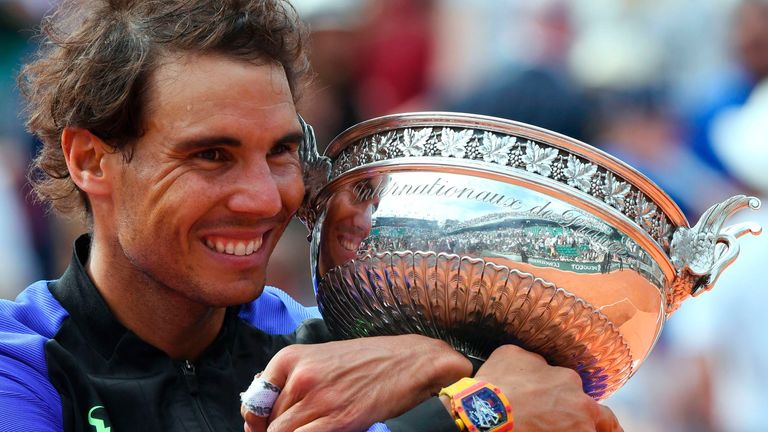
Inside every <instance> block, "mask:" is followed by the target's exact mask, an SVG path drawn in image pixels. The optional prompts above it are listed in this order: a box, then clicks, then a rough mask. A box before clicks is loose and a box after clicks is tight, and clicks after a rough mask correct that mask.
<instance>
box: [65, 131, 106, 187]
mask: <svg viewBox="0 0 768 432" xmlns="http://www.w3.org/2000/svg"><path fill="white" fill-rule="evenodd" d="M61 149H62V151H63V152H64V159H65V160H66V161H67V168H68V169H69V175H70V177H72V181H74V182H75V184H76V185H77V187H79V188H80V189H81V190H82V191H84V192H85V193H87V194H89V195H105V194H108V193H109V192H110V190H111V186H112V182H111V180H112V179H111V177H110V176H109V175H107V174H109V171H110V166H109V165H110V164H109V162H108V159H111V158H110V157H105V156H110V155H114V153H115V151H114V149H112V148H111V147H110V146H109V145H108V144H107V143H105V142H104V141H102V140H101V139H100V138H99V137H97V136H96V135H94V134H92V133H91V131H89V130H87V129H82V128H78V127H67V128H64V131H63V132H62V134H61Z"/></svg>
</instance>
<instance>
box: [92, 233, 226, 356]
mask: <svg viewBox="0 0 768 432" xmlns="http://www.w3.org/2000/svg"><path fill="white" fill-rule="evenodd" d="M85 269H86V272H87V273H88V276H89V277H90V278H91V280H92V281H93V283H94V285H95V286H96V288H97V289H98V290H99V292H100V293H101V295H102V297H104V300H105V301H106V303H107V305H109V308H110V310H111V311H112V313H113V314H114V315H115V318H116V319H117V320H118V321H119V322H120V323H121V324H122V325H123V326H125V327H126V328H128V329H129V330H131V331H132V332H134V333H135V334H136V335H137V336H138V337H140V338H141V339H142V340H144V341H145V342H147V343H149V344H150V345H152V346H154V347H156V348H158V349H160V350H162V351H164V352H165V353H166V354H168V356H170V357H171V358H173V359H177V360H181V359H185V360H186V359H189V360H192V359H195V358H197V357H198V356H200V354H202V352H203V351H205V349H206V348H207V347H208V346H210V344H211V343H212V342H213V340H214V339H215V338H216V336H217V335H218V333H219V331H220V330H221V327H222V325H223V322H224V315H225V314H226V308H224V307H211V306H206V305H201V304H199V303H196V302H194V301H192V300H191V299H189V298H186V297H184V296H182V295H181V294H180V293H178V292H176V291H174V290H171V289H169V288H168V287H166V286H164V285H162V284H161V283H158V282H157V281H155V280H153V279H152V278H150V277H148V276H147V275H146V274H144V273H142V272H140V271H138V269H136V267H134V266H133V265H131V263H130V262H129V261H128V260H127V259H126V257H125V256H124V255H123V254H122V252H121V251H120V250H119V248H117V247H109V246H105V244H104V242H103V241H99V239H98V238H97V236H96V234H94V236H93V241H92V244H91V252H90V255H89V259H88V262H87V263H86V264H85Z"/></svg>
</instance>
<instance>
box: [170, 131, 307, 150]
mask: <svg viewBox="0 0 768 432" xmlns="http://www.w3.org/2000/svg"><path fill="white" fill-rule="evenodd" d="M303 140H304V133H303V132H290V133H287V134H285V135H283V136H282V137H280V138H278V139H277V140H275V142H274V143H273V144H272V145H273V146H276V145H280V144H288V143H293V142H301V141H303ZM217 146H230V147H240V146H242V142H241V141H240V140H239V139H237V138H234V137H231V136H228V135H215V136H207V137H200V138H190V139H186V140H182V141H179V142H178V143H176V144H174V148H176V149H177V150H179V151H192V150H197V149H202V148H208V147H217Z"/></svg>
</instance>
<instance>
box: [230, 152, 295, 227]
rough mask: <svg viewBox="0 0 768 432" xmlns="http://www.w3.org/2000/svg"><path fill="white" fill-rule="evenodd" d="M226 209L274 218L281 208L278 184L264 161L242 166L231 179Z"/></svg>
mask: <svg viewBox="0 0 768 432" xmlns="http://www.w3.org/2000/svg"><path fill="white" fill-rule="evenodd" d="M232 180H233V183H232V186H233V191H232V194H231V195H230V197H229V200H228V207H229V209H230V210H231V211H233V212H236V213H250V214H255V215H258V216H262V217H271V216H275V215H276V214H278V213H279V212H280V209H281V208H282V199H281V196H280V188H279V184H278V182H277V181H276V178H275V177H274V176H273V173H272V171H271V170H270V167H269V164H267V163H266V161H261V162H254V163H250V164H248V165H244V166H243V167H242V169H240V170H238V171H237V175H236V178H235V179H232Z"/></svg>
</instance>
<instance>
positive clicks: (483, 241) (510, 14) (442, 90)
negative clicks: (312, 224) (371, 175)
mask: <svg viewBox="0 0 768 432" xmlns="http://www.w3.org/2000/svg"><path fill="white" fill-rule="evenodd" d="M52 1H54V0H50V1H49V0H5V1H2V2H0V38H2V39H1V40H2V42H0V46H1V47H2V48H1V51H0V53H1V56H0V59H1V60H0V239H2V241H0V298H14V297H15V296H16V294H17V293H18V292H20V291H21V290H22V289H24V288H25V287H26V286H27V285H28V284H29V283H31V282H33V281H35V280H38V279H43V278H54V277H56V276H57V275H59V274H61V272H62V270H63V269H64V268H65V267H66V265H67V263H68V262H69V258H70V257H69V254H70V253H71V252H70V251H71V244H72V241H73V240H74V237H75V235H76V234H77V233H79V232H81V231H82V229H81V227H80V225H79V223H78V222H76V221H71V220H64V219H60V218H58V217H56V216H55V215H54V214H53V213H51V212H49V211H48V209H46V208H44V207H43V206H41V205H40V204H38V203H36V202H35V201H34V199H33V198H32V196H31V195H30V188H29V186H28V185H27V184H26V177H25V176H26V167H27V166H28V165H29V162H30V160H31V159H32V158H33V157H34V154H35V152H36V151H37V149H38V148H39V143H37V142H35V140H34V139H33V138H32V137H31V136H30V135H28V134H27V133H26V132H25V131H24V129H23V125H22V122H21V115H20V109H21V108H20V101H19V96H18V90H17V89H16V84H15V75H16V73H17V72H18V70H19V67H20V64H21V63H22V61H23V60H24V59H25V56H27V55H28V54H29V53H31V52H32V51H34V48H35V41H34V40H30V39H29V36H30V35H31V34H32V32H29V31H26V29H29V28H32V27H34V26H36V25H37V23H38V21H39V19H40V18H41V17H42V16H43V13H44V12H45V11H46V10H48V8H49V7H50V3H51V2H52ZM293 3H294V4H295V6H296V8H297V10H298V11H299V14H300V15H301V16H302V17H303V19H305V20H306V21H307V22H308V23H309V25H310V28H311V31H312V34H311V39H312V49H311V59H312V62H313V65H312V66H313V69H314V72H315V74H316V77H315V79H314V82H313V84H312V87H311V88H309V89H307V90H306V91H305V94H304V96H303V99H302V101H301V105H300V109H299V111H300V114H301V115H302V116H303V117H304V118H305V119H306V120H307V122H308V123H309V124H311V125H312V126H313V127H314V129H315V132H316V134H317V139H318V145H319V146H320V147H321V150H322V148H323V147H324V146H325V145H327V144H328V143H329V142H330V141H331V140H332V139H333V137H334V136H336V135H337V134H338V133H340V132H342V131H343V130H345V129H346V128H347V127H350V126H352V125H354V124H356V123H358V122H360V121H362V120H365V119H369V118H372V117H376V116H380V115H385V114H390V113H398V112H406V111H422V110H429V111H437V110H446V111H459V112H468V113H476V114H485V115H493V116H497V117H502V118H506V119H510V120H516V121H521V122H525V123H530V124H533V125H536V126H541V127H544V128H547V129H550V130H553V131H555V132H560V133H562V134H565V135H568V136H570V137H574V138H577V139H580V140H583V141H585V142H587V143H589V144H591V145H594V146H596V147H598V148H600V149H603V150H605V151H606V152H609V153H611V154H613V155H615V156H617V157H618V158H620V159H621V160H623V161H625V162H626V163H628V164H630V165H632V166H633V167H635V168H637V169H638V170H639V171H641V172H643V173H644V174H645V175H647V176H648V177H649V178H650V179H651V180H653V181H654V182H656V183H658V184H659V185H660V186H661V188H662V189H664V190H665V191H667V193H669V194H670V195H671V197H672V198H673V199H674V200H675V201H676V202H677V203H678V204H679V205H680V207H681V208H682V210H683V212H684V213H685V214H686V216H687V217H688V219H689V220H692V221H695V220H697V219H698V217H699V216H700V215H701V213H702V212H703V211H704V210H705V209H706V208H707V207H708V206H709V205H710V204H711V203H713V202H716V201H720V200H722V199H724V198H726V197H729V196H732V195H735V194H739V193H745V194H750V195H754V196H757V197H759V198H761V199H763V201H764V202H765V200H766V199H768V0H727V1H718V0H703V1H699V2H690V1H682V0H663V1H657V2H637V1H630V0H618V1H616V0H614V1H609V0H600V1H593V0H576V1H569V0H546V1H537V2H530V1H525V0H468V1H455V0H387V1H376V0H364V1H363V0H315V1H312V0H294V1H293ZM335 197H336V198H338V199H339V200H343V199H344V197H346V199H347V202H346V203H344V202H340V203H338V204H337V205H334V206H332V207H333V208H335V209H338V211H337V212H336V213H335V214H333V215H329V216H328V217H334V218H338V219H340V220H341V219H344V220H348V221H349V222H348V223H347V224H346V225H344V224H340V225H341V226H346V227H347V228H344V229H343V231H340V232H338V233H328V234H327V235H328V236H329V237H330V238H333V239H336V240H337V241H336V242H333V241H332V242H327V244H325V245H324V247H326V248H328V249H329V251H328V252H327V253H326V254H325V255H326V256H330V257H336V258H332V259H333V261H334V262H336V261H338V262H343V261H345V260H348V259H350V256H349V255H348V254H349V253H350V251H353V252H354V251H356V250H359V246H360V243H361V242H368V245H369V246H370V248H371V249H389V248H393V249H396V248H397V245H394V244H383V242H387V241H391V239H393V238H397V236H394V235H391V232H395V231H397V230H398V229H400V227H399V226H395V225H388V224H387V221H386V214H379V215H376V205H377V204H376V202H375V200H374V201H370V200H369V201H365V202H363V203H361V202H359V201H356V200H355V199H354V197H353V196H352V194H351V192H350V194H346V195H345V194H337V195H336V196H335ZM398 211H401V212H403V213H402V215H401V217H399V218H398V221H399V222H398V223H400V224H402V223H404V222H403V221H404V220H407V216H408V211H409V210H408V209H399V210H398ZM750 213H752V214H745V215H741V217H742V219H743V220H755V221H758V222H760V223H761V224H762V225H763V226H764V227H768V215H767V214H766V213H768V210H765V208H763V209H762V210H760V211H758V212H750ZM403 215H404V216H405V217H403ZM372 217H377V220H376V223H375V224H372V221H371V218H372ZM510 218H511V219H514V220H515V221H516V222H515V223H514V224H510V223H509V220H510ZM501 221H505V222H506V223H505V224H504V228H499V227H498V226H497V225H501ZM409 223H410V226H409V228H410V230H409V232H410V233H411V234H412V235H413V236H414V237H417V239H414V238H408V239H405V238H402V239H400V240H401V241H403V243H408V244H409V245H414V244H418V242H423V244H424V249H425V250H440V249H455V245H460V246H461V247H460V248H459V249H463V250H468V251H476V252H477V253H478V254H479V255H483V254H485V253H486V251H498V250H505V251H510V253H511V255H510V256H508V257H506V258H508V259H509V260H511V261H515V262H518V263H524V264H528V263H535V264H536V265H538V266H544V267H557V268H560V269H565V270H568V271H575V272H586V273H590V272H591V273H603V274H607V273H614V272H629V271H633V272H637V273H640V274H650V273H654V272H655V270H654V269H653V268H652V266H651V265H650V262H651V261H650V258H649V257H647V256H644V255H643V253H630V254H627V253H624V252H622V250H617V249H614V248H610V247H607V244H609V242H599V243H595V240H594V238H595V236H590V235H586V234H585V233H584V232H583V231H581V230H579V229H574V228H571V227H568V226H567V223H562V221H553V222H552V223H551V224H549V225H542V224H541V223H538V224H530V223H528V221H527V220H526V218H525V215H524V214H518V213H515V212H514V211H510V212H504V213H498V214H492V215H483V216H482V219H477V218H474V219H473V218H471V217H455V218H453V217H451V216H450V215H449V216H448V217H447V218H446V222H445V226H447V227H450V229H446V228H445V226H439V227H438V226H431V225H429V224H424V221H422V220H420V219H418V218H413V219H412V220H410V221H409ZM420 224H421V225H420ZM478 225H482V226H484V227H485V228H484V230H483V231H480V232H478V231H477V230H472V231H467V230H466V229H465V228H466V227H468V226H475V227H476V226H478ZM338 226H339V225H338V224H337V227H338ZM372 226H376V228H375V229H373V230H371V227H372ZM502 229H503V232H501V231H500V230H502ZM593 229H594V230H597V231H599V230H600V229H601V227H600V226H597V225H596V226H594V227H593ZM388 230H391V232H388ZM438 233H439V235H438ZM605 235H606V236H607V237H608V239H609V240H611V241H612V240H614V239H613V238H612V237H611V233H606V234H605ZM500 242H501V243H500ZM502 243H503V244H502ZM440 244H446V245H449V246H450V247H440ZM363 246H366V244H363ZM741 248H742V258H740V259H739V260H738V261H737V262H736V263H735V264H734V265H733V266H732V267H731V268H729V269H728V270H726V271H725V272H724V274H723V276H722V277H721V278H720V281H719V282H718V284H717V286H716V287H715V289H714V290H713V291H712V292H708V293H705V294H703V295H702V296H701V297H698V298H696V299H693V300H691V301H689V302H687V306H684V307H682V308H681V309H680V311H679V312H676V313H675V315H673V316H672V317H671V318H670V320H669V322H668V324H667V327H666V329H665V331H664V333H663V334H662V336H661V338H660V339H659V340H658V341H657V343H656V348H655V350H654V351H653V354H651V355H650V357H649V358H648V359H647V360H646V361H645V363H644V364H643V366H642V367H641V368H640V370H639V371H638V372H637V374H636V375H635V377H634V378H633V379H632V380H631V381H630V382H629V383H628V384H627V385H626V386H625V387H623V388H622V389H620V390H619V391H618V392H616V393H615V394H614V395H613V396H611V397H610V398H608V399H606V400H605V401H603V402H604V403H605V404H606V405H608V406H609V407H611V408H612V409H613V410H614V412H615V413H616V415H617V417H618V418H619V419H620V420H621V423H622V425H623V426H624V428H625V430H627V431H671V432H676V431H679V432H694V431H696V432H708V431H709V432H716V431H725V432H757V431H761V430H765V428H766V426H765V425H766V424H768V410H766V407H768V368H766V365H768V332H767V331H765V329H766V328H768V326H767V325H768V319H766V317H765V316H766V314H765V311H764V309H765V305H766V304H768V287H766V284H765V282H764V281H763V279H764V278H763V277H762V273H763V272H764V269H765V265H766V263H768V261H766V260H767V258H766V257H768V235H765V234H764V235H762V236H759V237H751V236H749V238H745V239H743V240H742V241H741ZM308 249H309V243H308V241H307V231H306V228H305V227H304V226H303V225H301V224H300V223H298V222H294V223H292V224H291V226H290V227H289V228H288V230H287V231H286V233H285V234H284V236H283V239H282V241H281V244H280V245H278V248H277V249H276V250H275V252H274V254H273V257H272V259H271V264H270V266H271V267H270V269H269V275H268V283H269V284H271V285H275V286H278V287H281V288H282V289H284V290H285V291H287V292H289V293H290V294H291V295H292V296H294V297H295V298H296V299H298V300H299V301H301V302H303V303H304V304H308V305H311V304H314V303H315V299H314V293H313V292H312V282H311V276H310V267H309V252H308ZM320 265H321V266H326V267H331V266H332V265H333V263H326V264H323V263H320ZM651 276H653V277H660V276H658V275H655V274H652V275H651Z"/></svg>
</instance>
